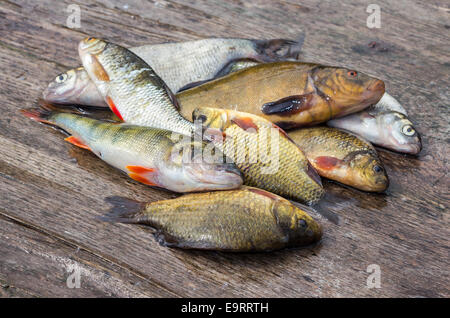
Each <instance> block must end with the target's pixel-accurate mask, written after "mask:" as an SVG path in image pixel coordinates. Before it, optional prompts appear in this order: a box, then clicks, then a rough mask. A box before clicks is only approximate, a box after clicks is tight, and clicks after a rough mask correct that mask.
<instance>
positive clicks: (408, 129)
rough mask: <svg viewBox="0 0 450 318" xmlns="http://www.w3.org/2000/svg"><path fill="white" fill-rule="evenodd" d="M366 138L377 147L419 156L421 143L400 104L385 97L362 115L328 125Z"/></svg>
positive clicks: (386, 95)
mask: <svg viewBox="0 0 450 318" xmlns="http://www.w3.org/2000/svg"><path fill="white" fill-rule="evenodd" d="M327 125H328V126H331V127H336V128H342V129H345V130H348V131H351V132H354V133H355V134H358V135H360V136H361V137H364V138H365V139H367V140H368V141H370V142H372V143H373V144H375V145H377V146H381V147H384V148H387V149H390V150H393V151H397V152H403V153H408V154H412V155H416V154H418V153H419V152H420V151H421V150H422V140H421V138H420V134H419V132H418V131H417V130H416V129H415V128H414V124H413V123H412V122H411V121H410V120H409V119H408V117H407V114H406V110H405V109H404V108H403V107H402V106H401V105H400V103H399V102H398V101H397V100H396V99H395V98H393V97H392V96H390V95H389V94H387V93H385V94H384V95H383V97H382V98H381V100H380V101H379V102H378V103H377V104H376V105H373V106H371V107H369V108H367V109H365V110H363V111H361V112H358V113H355V114H351V115H348V116H345V117H342V118H336V119H333V120H330V121H328V122H327Z"/></svg>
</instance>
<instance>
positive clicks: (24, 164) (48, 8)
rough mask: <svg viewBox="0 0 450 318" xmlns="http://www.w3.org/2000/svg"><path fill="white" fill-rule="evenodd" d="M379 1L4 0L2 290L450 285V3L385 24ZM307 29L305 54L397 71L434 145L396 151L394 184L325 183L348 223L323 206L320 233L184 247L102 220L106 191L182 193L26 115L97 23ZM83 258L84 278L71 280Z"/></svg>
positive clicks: (418, 4)
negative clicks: (72, 19) (292, 246)
mask: <svg viewBox="0 0 450 318" xmlns="http://www.w3.org/2000/svg"><path fill="white" fill-rule="evenodd" d="M371 2H372V1H343V2H339V4H337V3H336V2H335V1H331V0H328V1H312V0H307V1H301V3H299V2H297V1H281V0H280V1H269V0H259V1H228V2H224V1H220V0H215V1H200V0H189V1H181V0H180V1H164V0H158V1H145V2H143V1H138V0H127V1H123V2H119V1H111V0H101V1H96V2H95V3H93V2H90V1H89V2H88V1H86V2H85V1H76V2H74V3H75V4H77V5H79V6H80V8H81V28H80V29H70V28H68V27H67V26H66V19H67V13H66V12H65V9H66V8H67V6H68V5H69V4H71V3H73V2H72V1H67V0H65V1H50V0H44V1H20V0H7V1H1V2H0V36H1V37H0V65H1V66H2V76H1V77H0V96H1V104H0V109H1V114H2V116H1V117H0V150H1V151H0V296H2V297H21V296H24V297H34V296H126V297H127V296H130V297H140V296H143V297H157V296H162V297H164V296H169V297H171V296H173V297H176V296H198V297H205V296H232V297H234V296H245V297H253V296H274V297H280V296H287V297H298V296H319V297H320V296H322V297H325V296H337V297H342V296H365V297H370V296H377V297H378V296H381V297H385V296H409V297H422V296H425V297H429V296H437V297H444V296H446V297H448V296H450V292H449V286H450V279H449V263H450V262H449V241H448V240H449V234H450V231H449V215H448V210H447V209H448V205H449V181H448V155H449V144H448V132H449V92H448V84H449V73H450V72H449V71H450V60H449V36H448V34H449V32H448V31H449V28H450V25H449V17H448V14H449V7H448V2H446V1H443V0H437V1H427V2H422V1H381V0H380V1H377V3H378V4H379V5H380V7H381V10H382V11H381V14H382V15H381V28H380V29H369V28H367V27H366V18H367V15H368V14H367V13H366V7H367V5H368V4H369V3H371ZM302 33H305V34H306V40H305V44H304V47H303V53H302V59H303V60H308V61H315V62H320V63H324V64H334V65H343V66H348V67H353V68H356V69H358V70H361V71H364V72H368V73H370V74H373V75H375V76H378V77H379V78H381V79H383V80H385V81H386V83H387V89H388V91H389V92H390V93H391V94H392V95H393V96H396V97H397V98H398V99H399V100H400V101H401V102H402V103H403V104H404V105H405V106H406V107H407V109H408V111H409V114H410V117H411V118H412V120H413V121H414V122H415V123H416V126H417V127H418V129H419V130H420V132H421V133H422V137H423V143H424V149H423V151H422V153H421V154H420V155H419V156H418V157H411V156H404V155H399V154H394V153H391V152H388V151H384V150H380V154H381V157H382V159H383V160H384V162H385V165H386V167H387V171H388V173H389V175H390V180H391V186H390V188H389V190H388V191H387V193H386V194H381V195H374V194H367V193H362V192H359V191H356V190H352V189H349V188H344V187H341V186H339V185H337V184H333V183H325V186H326V190H327V192H328V194H327V196H326V198H325V200H324V202H323V203H322V204H321V205H320V206H319V208H318V209H321V210H328V211H331V212H332V213H335V214H336V215H338V216H339V222H338V224H335V223H333V222H330V221H328V220H327V219H325V218H323V217H320V216H319V219H320V221H321V223H322V224H323V225H324V231H325V232H324V233H325V234H324V238H323V240H322V242H321V243H320V244H319V245H317V246H315V247H310V248H306V249H297V250H284V251H279V252H275V253H271V254H242V255H236V254H223V253H215V252H207V253H204V252H199V251H183V250H178V249H169V248H165V247H162V246H159V245H158V244H157V243H156V242H155V241H154V240H153V238H152V235H151V231H150V230H148V229H146V228H144V227H141V226H132V225H124V224H105V223H101V222H99V221H97V220H96V219H95V217H96V216H98V215H101V214H103V213H104V212H105V210H107V208H108V206H107V205H106V204H105V203H104V201H103V200H104V197H106V196H109V195H122V196H129V197H132V198H136V199H140V200H149V201H151V200H157V199H162V198H168V197H174V194H171V193H169V192H166V191H162V190H154V189H150V188H148V187H146V186H144V185H140V184H137V183H136V182H134V181H131V180H130V179H128V178H127V177H125V176H124V175H122V174H121V173H120V172H118V171H116V170H114V169H113V168H111V167H109V166H108V165H106V164H105V163H103V162H101V161H100V160H98V159H97V158H96V157H94V156H93V155H91V154H90V153H87V152H86V151H83V150H81V149H75V148H74V147H73V146H71V145H69V144H67V143H65V142H64V141H63V139H62V136H61V135H60V134H59V133H58V132H55V131H53V130H51V129H49V128H46V127H43V126H41V125H38V124H36V123H34V122H32V121H30V120H27V119H25V118H23V117H22V116H21V115H20V114H19V113H18V110H19V109H20V108H23V107H31V106H33V105H35V103H36V100H37V98H38V97H39V96H40V94H41V92H42V90H43V89H44V87H45V86H46V85H47V83H48V82H49V81H50V80H52V79H53V78H54V76H56V74H58V72H60V71H64V70H66V69H68V68H71V67H75V66H77V65H79V64H80V62H79V60H78V56H77V52H76V46H77V43H78V41H79V40H81V39H82V38H83V37H84V36H86V35H95V36H100V37H105V38H108V39H110V40H112V41H115V42H117V43H120V44H123V45H126V46H137V45H141V44H146V43H160V42H164V41H169V40H172V41H179V40H188V39H198V38H203V37H210V36H226V37H230V36H233V37H248V38H279V37H284V38H294V39H295V38H297V37H298V36H299V35H300V34H302ZM372 41H376V43H377V44H376V45H375V46H374V47H369V46H368V44H369V43H370V42H372ZM369 264H378V265H379V266H380V268H381V288H379V289H369V288H367V286H366V280H367V277H368V275H369V274H368V273H367V272H366V268H367V266H368V265H369ZM74 268H78V269H80V273H81V281H80V283H81V286H80V288H79V289H77V288H74V289H70V288H68V287H67V285H66V279H67V278H68V276H69V275H70V273H71V272H72V271H73V269H74Z"/></svg>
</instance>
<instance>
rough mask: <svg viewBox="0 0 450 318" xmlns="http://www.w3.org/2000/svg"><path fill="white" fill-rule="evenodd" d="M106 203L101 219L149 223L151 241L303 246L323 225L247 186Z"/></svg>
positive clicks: (221, 246)
mask: <svg viewBox="0 0 450 318" xmlns="http://www.w3.org/2000/svg"><path fill="white" fill-rule="evenodd" d="M107 202H109V203H111V204H112V205H113V207H112V208H111V210H110V211H109V213H108V214H107V215H106V216H104V217H103V218H101V219H102V220H104V221H109V222H123V223H134V224H145V225H149V226H151V227H152V228H154V229H156V233H155V238H156V240H157V241H158V242H159V243H160V244H161V245H163V246H169V247H178V248H184V249H201V250H218V251H227V252H250V251H253V252H255V251H272V250H277V249H281V248H284V247H297V246H304V245H308V244H311V243H314V242H317V241H319V240H320V239H321V237H322V227H321V226H320V225H319V224H318V223H317V222H316V221H314V219H313V218H311V216H309V215H308V214H307V213H306V212H305V211H303V210H301V209H300V208H298V207H296V206H295V205H293V204H292V203H290V202H289V201H288V200H286V199H283V198H282V197H280V196H277V195H275V194H273V193H270V192H267V191H264V190H261V189H256V188H251V187H243V188H241V189H238V190H228V191H215V192H207V193H195V194H186V195H183V196H181V197H178V198H176V199H171V200H164V201H157V202H151V203H141V202H136V201H133V200H129V199H125V198H121V197H109V198H107ZM199 202H201V204H199Z"/></svg>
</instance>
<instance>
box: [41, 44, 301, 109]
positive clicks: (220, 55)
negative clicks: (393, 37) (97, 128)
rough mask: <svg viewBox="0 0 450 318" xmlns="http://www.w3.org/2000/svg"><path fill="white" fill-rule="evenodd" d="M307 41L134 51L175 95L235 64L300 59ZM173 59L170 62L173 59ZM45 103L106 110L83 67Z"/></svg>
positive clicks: (58, 83)
mask: <svg viewBox="0 0 450 318" xmlns="http://www.w3.org/2000/svg"><path fill="white" fill-rule="evenodd" d="M302 43H303V39H300V40H299V41H291V40H285V39H272V40H249V39H236V38H234V39H233V38H229V39H224V38H209V39H202V40H195V41H187V42H179V43H163V44H152V45H144V46H139V47H132V48H130V51H132V52H133V53H135V54H136V55H137V56H139V57H140V58H142V59H143V60H144V61H145V62H146V63H147V64H149V65H150V66H151V67H152V68H153V69H154V70H155V72H156V73H157V74H158V75H159V76H160V77H161V78H162V79H163V80H164V82H166V83H167V85H168V87H169V88H170V90H171V91H173V92H177V91H178V90H179V89H180V88H182V87H183V86H185V85H187V84H189V83H194V82H199V81H205V80H210V79H212V78H214V77H217V76H218V73H220V72H223V70H224V69H227V67H229V65H232V64H233V62H234V61H237V60H240V59H245V60H250V61H255V62H256V61H259V62H274V61H278V60H284V59H286V58H296V57H297V56H298V54H299V51H300V48H301V45H302ZM169 57H170V58H169ZM43 98H44V100H46V101H48V102H53V103H65V104H81V105H92V106H105V107H107V104H106V103H105V101H104V99H103V97H102V96H101V95H100V93H99V92H98V90H97V88H96V86H95V84H94V83H93V82H92V81H91V80H90V78H89V76H88V75H87V73H86V71H85V70H84V68H83V67H79V68H76V69H73V70H69V71H67V72H64V73H61V74H59V75H58V76H56V78H55V79H54V80H53V82H51V83H50V84H49V85H48V87H47V88H46V89H45V91H44V92H43Z"/></svg>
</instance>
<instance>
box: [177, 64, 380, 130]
mask: <svg viewBox="0 0 450 318" xmlns="http://www.w3.org/2000/svg"><path fill="white" fill-rule="evenodd" d="M383 93H384V83H383V82H382V81H380V80H378V79H375V78H371V77H370V76H367V75H365V74H363V73H358V72H356V71H353V70H347V69H344V68H338V67H328V66H323V65H317V64H310V63H302V62H292V61H287V62H274V63H264V64H259V65H256V66H253V67H250V68H246V69H242V70H239V71H236V72H233V73H231V74H229V75H227V76H225V77H222V78H218V79H216V80H214V81H211V82H208V83H205V84H203V85H200V86H198V87H194V88H191V89H188V90H185V91H182V92H180V93H179V94H177V99H178V101H179V103H180V107H181V109H180V111H181V113H182V115H183V116H184V117H185V118H188V119H191V114H192V111H193V110H194V109H195V108H197V107H202V106H204V105H208V107H214V108H226V109H234V110H238V111H242V112H247V113H252V114H255V115H258V116H261V117H264V118H265V119H267V120H270V121H272V122H273V123H275V124H277V125H278V126H280V127H281V128H285V129H287V128H294V127H300V126H310V125H314V124H318V123H321V122H325V121H327V120H329V119H331V118H335V117H341V116H345V115H347V114H350V113H354V112H357V111H359V110H362V109H364V108H366V107H368V106H369V105H371V104H374V103H376V102H378V100H379V99H380V98H381V96H382V95H383Z"/></svg>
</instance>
